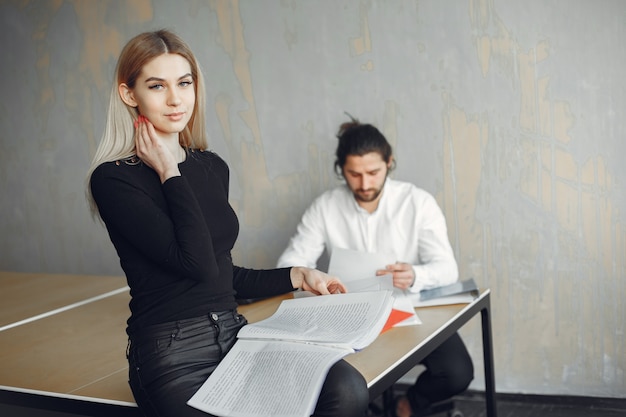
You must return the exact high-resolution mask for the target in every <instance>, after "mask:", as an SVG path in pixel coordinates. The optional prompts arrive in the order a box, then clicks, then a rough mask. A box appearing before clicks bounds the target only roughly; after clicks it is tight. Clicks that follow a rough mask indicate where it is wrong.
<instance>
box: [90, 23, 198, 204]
mask: <svg viewBox="0 0 626 417" xmlns="http://www.w3.org/2000/svg"><path fill="white" fill-rule="evenodd" d="M167 53H169V54H178V55H180V56H182V57H183V58H185V59H186V60H187V61H188V62H189V65H190V66H191V76H192V78H193V85H194V88H195V95H196V101H195V105H194V109H193V113H192V115H191V118H190V119H189V123H188V124H187V126H185V129H184V130H183V131H182V132H180V134H179V138H178V140H179V142H180V144H181V146H183V147H186V148H193V149H203V150H204V149H206V148H207V147H208V139H207V134H206V122H205V116H204V110H205V102H206V93H205V86H204V77H203V76H202V71H201V68H200V65H199V64H198V61H197V60H196V57H195V56H194V54H193V52H192V51H191V49H190V48H189V46H188V45H187V44H186V43H185V42H184V41H183V40H182V39H181V38H180V37H179V36H177V35H176V34H174V33H172V32H170V31H168V30H165V29H162V30H158V31H154V32H145V33H141V34H139V35H137V36H135V37H134V38H132V39H131V40H130V41H128V43H127V44H126V46H124V49H122V52H121V53H120V57H119V59H118V61H117V66H116V68H115V82H114V83H113V86H112V88H111V96H110V99H109V109H108V112H107V119H106V125H105V127H104V133H103V134H102V138H101V140H100V143H99V144H98V148H97V149H96V153H95V155H94V157H93V159H92V161H91V166H90V167H89V171H88V172H87V201H88V202H89V207H90V210H91V213H92V215H94V216H96V215H97V214H98V207H97V205H96V203H95V201H94V199H93V196H92V194H91V187H90V186H89V183H90V179H91V175H92V174H93V171H94V170H95V169H96V168H97V167H98V166H99V165H101V164H103V163H105V162H112V161H117V160H120V159H125V158H129V157H131V156H133V155H135V129H134V125H133V124H134V122H135V120H136V119H137V116H139V112H138V110H137V108H135V107H131V106H128V105H127V104H126V103H124V102H123V101H122V98H121V97H120V94H119V91H118V87H119V85H120V84H122V83H125V84H126V85H128V87H129V88H131V89H133V88H134V87H135V83H136V82H137V78H138V77H139V74H140V73H141V70H142V68H143V67H144V65H146V64H147V63H148V62H150V61H151V60H152V59H154V58H156V57H158V56H160V55H163V54H167Z"/></svg>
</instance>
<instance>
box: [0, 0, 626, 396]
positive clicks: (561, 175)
mask: <svg viewBox="0 0 626 417" xmlns="http://www.w3.org/2000/svg"><path fill="white" fill-rule="evenodd" d="M625 22H626V1H621V0H612V1H611V0H599V1H584V0H551V1H547V2H546V1H543V0H530V1H523V2H522V1H517V0H442V1H435V0H424V1H417V0H415V1H400V0H395V1H394V0H390V1H378V0H361V1H357V0H346V1H335V0H317V1H312V0H309V1H305V0H246V1H243V0H242V1H220V0H212V1H210V0H209V1H207V0H197V1H177V2H174V1H169V0H154V1H148V0H137V1H112V0H108V1H107V0H101V1H78V0H76V1H63V0H50V1H47V0H39V1H27V0H21V1H20V0H15V1H8V0H2V1H0V50H1V51H2V58H1V64H0V91H1V92H2V98H3V99H2V101H1V102H0V196H1V197H0V199H1V200H0V230H1V231H2V233H1V234H0V269H2V270H15V271H33V272H37V271H42V272H55V273H57V272H63V273H87V274H92V273H93V274H115V275H119V274H121V270H120V268H119V264H118V260H117V257H116V255H115V252H114V250H113V247H112V245H111V244H110V241H109V240H108V236H107V234H106V231H105V230H104V228H103V227H102V226H101V225H100V224H98V223H97V222H94V221H92V219H91V218H90V216H89V214H88V209H87V204H86V202H85V198H84V180H85V177H84V176H85V172H86V170H87V169H88V167H89V162H90V159H91V157H92V155H93V153H94V150H95V147H96V146H97V143H98V140H99V137H100V135H101V133H102V130H103V126H104V115H105V110H106V106H107V104H108V93H109V90H110V86H111V81H112V77H113V70H114V66H115V61H116V59H117V56H118V54H119V52H120V50H121V47H122V46H123V44H124V43H125V42H126V41H127V40H128V39H129V38H130V37H131V36H133V35H135V34H137V33H139V32H141V31H145V30H153V29H158V28H161V27H166V28H170V29H173V30H175V31H176V32H178V33H179V34H180V35H182V36H183V37H184V38H185V39H186V40H187V41H188V42H189V44H190V45H191V46H192V48H193V49H194V50H195V52H196V53H197V55H198V58H199V60H200V62H201V63H202V65H203V69H204V73H205V75H206V79H207V84H208V86H207V94H208V96H207V98H208V108H207V118H208V122H209V127H208V128H209V134H210V137H211V146H212V148H213V149H214V150H215V151H216V152H218V153H219V154H220V155H221V156H223V157H224V159H226V161H227V162H228V163H229V164H230V167H231V203H232V205H233V207H234V208H235V210H236V211H237V213H238V215H239V217H240V221H241V234H240V238H239V241H238V243H237V246H236V248H235V251H234V253H233V255H234V258H235V261H236V262H237V263H238V264H240V265H244V266H250V267H272V266H273V265H274V263H275V261H276V259H277V257H278V255H279V254H280V252H281V250H282V249H283V247H284V246H285V244H286V242H287V240H288V238H289V237H290V235H291V234H292V233H293V232H294V230H295V227H296V224H297V222H298V220H299V218H300V215H301V214H302V212H303V210H304V209H305V208H306V206H307V205H308V204H309V203H310V202H311V201H312V199H313V198H314V197H315V196H317V195H318V194H319V193H320V192H322V191H323V190H326V189H328V188H329V187H332V186H333V185H335V184H336V183H337V182H338V180H337V178H336V177H335V175H334V173H333V171H332V164H333V161H334V158H333V152H334V149H335V138H334V134H335V133H336V130H337V127H338V126H339V124H340V123H341V122H343V121H345V120H346V119H347V117H346V116H345V115H344V111H348V112H349V113H351V114H352V115H354V116H355V117H357V118H359V119H361V120H362V121H365V122H371V123H373V124H375V125H377V126H378V127H379V128H380V129H381V130H382V131H383V132H384V133H385V134H386V135H387V137H388V139H389V140H390V142H391V143H392V145H393V146H394V149H395V152H396V155H397V162H398V167H397V170H396V171H395V172H394V174H393V175H394V176H395V177H396V178H398V179H402V180H408V181H412V182H414V183H416V184H418V185H419V186H421V187H422V188H424V189H426V190H428V191H430V192H431V193H433V194H434V195H435V196H436V198H437V200H438V201H439V203H440V204H441V206H442V208H443V209H444V212H445V214H446V218H447V221H448V225H449V235H450V239H451V241H452V244H453V248H454V250H455V253H456V255H457V258H458V260H459V265H460V268H461V275H462V277H464V278H465V277H474V278H475V279H476V280H477V281H478V282H479V283H480V284H481V285H482V286H484V287H490V288H491V290H492V292H493V323H492V326H493V330H494V333H495V339H494V344H495V352H496V357H495V359H496V378H497V389H498V390H499V391H501V392H516V393H538V394H568V395H590V396H603V397H622V398H623V397H626V347H625V343H624V342H625V334H624V332H625V328H626V307H624V301H623V300H624V299H625V298H626V280H625V277H626V265H625V263H626V261H625V259H626V225H625V224H624V213H625V212H626V195H625V194H626V193H625V191H626V190H625V188H624V182H625V181H626V166H625V164H624V162H623V157H624V154H625V151H626V143H625V137H626V128H625V126H624V121H623V120H624V117H623V115H624V113H625V112H626V82H625V81H624V76H623V74H624V68H625V67H626V48H624V45H623V41H624V39H626V25H625ZM120 331H123V329H120ZM462 335H463V336H464V338H465V340H466V341H467V344H468V346H469V348H470V350H471V353H472V357H473V358H474V360H475V362H476V367H477V372H476V380H475V382H474V383H473V387H474V388H476V389H481V387H482V385H483V375H482V370H481V369H482V368H481V366H482V360H481V357H482V351H481V344H480V340H481V339H480V326H479V323H478V321H477V320H474V321H472V322H471V323H470V325H469V326H467V327H466V328H464V329H463V332H462Z"/></svg>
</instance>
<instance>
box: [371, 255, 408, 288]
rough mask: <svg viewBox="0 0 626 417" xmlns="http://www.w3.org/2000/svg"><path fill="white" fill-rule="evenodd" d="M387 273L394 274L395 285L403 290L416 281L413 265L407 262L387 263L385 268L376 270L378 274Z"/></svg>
mask: <svg viewBox="0 0 626 417" xmlns="http://www.w3.org/2000/svg"><path fill="white" fill-rule="evenodd" d="M387 274H392V275H393V286H394V287H396V288H400V289H402V290H406V289H407V288H409V287H410V286H412V285H413V283H414V282H415V271H414V270H413V265H411V264H407V263H406V262H396V263H395V264H392V265H387V266H386V267H385V269H379V270H378V271H376V276H382V275H387Z"/></svg>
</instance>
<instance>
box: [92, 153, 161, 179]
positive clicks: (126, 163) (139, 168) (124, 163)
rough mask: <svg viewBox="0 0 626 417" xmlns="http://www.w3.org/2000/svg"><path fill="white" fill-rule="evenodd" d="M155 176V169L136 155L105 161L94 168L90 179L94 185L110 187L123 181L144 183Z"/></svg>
mask: <svg viewBox="0 0 626 417" xmlns="http://www.w3.org/2000/svg"><path fill="white" fill-rule="evenodd" d="M153 177H155V173H154V171H152V169H151V168H149V167H148V166H147V165H146V164H144V163H143V162H141V160H140V159H139V158H138V157H136V156H131V157H128V158H124V159H119V160H116V161H110V162H103V163H101V164H100V165H98V166H97V167H96V169H94V171H93V173H92V174H91V178H90V180H89V182H90V184H91V186H92V187H94V186H98V185H100V186H103V187H110V186H113V184H119V183H121V182H123V183H127V184H136V185H139V184H143V183H145V182H146V181H151V180H152V179H153Z"/></svg>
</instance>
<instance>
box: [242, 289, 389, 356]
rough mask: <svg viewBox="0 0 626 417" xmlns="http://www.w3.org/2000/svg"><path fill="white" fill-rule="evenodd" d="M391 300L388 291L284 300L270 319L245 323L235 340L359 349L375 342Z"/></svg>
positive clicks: (387, 315)
mask: <svg viewBox="0 0 626 417" xmlns="http://www.w3.org/2000/svg"><path fill="white" fill-rule="evenodd" d="M393 301H394V300H393V296H392V293H391V292H390V291H371V292H369V291H368V292H357V293H348V294H333V295H320V296H317V297H303V298H295V299H292V300H284V301H282V302H281V304H280V306H279V307H278V310H277V311H276V312H275V313H274V314H273V315H272V316H271V317H269V318H267V319H265V320H262V321H259V322H256V323H252V324H247V325H246V326H244V327H243V328H242V329H241V330H240V331H239V333H238V335H237V337H238V338H240V339H243V338H247V339H259V338H262V339H278V340H296V341H307V342H314V343H325V344H334V345H337V346H344V347H350V348H352V349H354V350H360V349H363V348H364V347H366V346H367V345H369V344H370V343H371V342H373V341H374V339H376V337H377V336H378V334H379V333H380V331H381V330H382V328H383V326H384V325H385V323H386V321H387V318H388V317H389V314H390V313H391V308H392V305H393Z"/></svg>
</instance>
